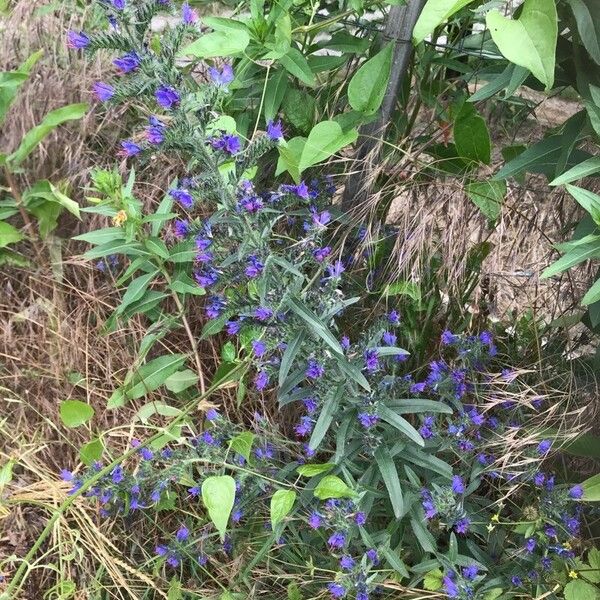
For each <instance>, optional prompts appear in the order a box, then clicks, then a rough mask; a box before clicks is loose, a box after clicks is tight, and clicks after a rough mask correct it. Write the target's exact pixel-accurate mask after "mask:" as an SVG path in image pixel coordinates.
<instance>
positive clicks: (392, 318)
mask: <svg viewBox="0 0 600 600" xmlns="http://www.w3.org/2000/svg"><path fill="white" fill-rule="evenodd" d="M387 318H388V321H389V322H390V323H391V324H392V325H400V314H399V313H398V311H397V310H392V311H390V313H389V314H388V316H387Z"/></svg>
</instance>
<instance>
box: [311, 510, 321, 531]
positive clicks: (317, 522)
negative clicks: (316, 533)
mask: <svg viewBox="0 0 600 600" xmlns="http://www.w3.org/2000/svg"><path fill="white" fill-rule="evenodd" d="M322 525H323V517H322V516H321V515H320V514H319V513H317V512H312V513H311V514H310V516H309V517H308V526H309V527H310V528H311V529H319V527H321V526H322Z"/></svg>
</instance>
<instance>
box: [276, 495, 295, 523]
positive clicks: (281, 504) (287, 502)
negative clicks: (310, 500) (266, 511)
mask: <svg viewBox="0 0 600 600" xmlns="http://www.w3.org/2000/svg"><path fill="white" fill-rule="evenodd" d="M295 501H296V492H295V491H294V490H277V491H276V492H275V493H274V494H273V497H272V498H271V527H272V528H273V529H275V527H276V526H277V525H279V523H281V521H283V519H284V518H285V517H287V516H288V515H289V514H290V512H291V511H292V508H294V502H295Z"/></svg>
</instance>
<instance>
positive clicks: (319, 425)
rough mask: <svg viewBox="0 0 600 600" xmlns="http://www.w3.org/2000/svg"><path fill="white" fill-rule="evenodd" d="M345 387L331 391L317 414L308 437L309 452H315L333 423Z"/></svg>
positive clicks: (341, 386)
mask: <svg viewBox="0 0 600 600" xmlns="http://www.w3.org/2000/svg"><path fill="white" fill-rule="evenodd" d="M344 390H345V386H344V385H340V386H338V388H337V390H335V391H334V390H332V391H331V393H329V394H328V395H327V397H326V399H325V403H324V404H323V408H322V409H321V413H320V414H319V418H318V419H317V422H316V423H315V427H314V429H313V432H312V435H311V436H310V441H309V442H308V445H309V447H310V448H311V450H316V449H317V448H318V446H319V444H320V443H321V441H322V440H323V438H324V437H325V434H326V433H327V431H328V430H329V427H330V425H331V423H332V421H333V418H334V417H335V415H336V412H337V408H338V406H339V402H340V398H341V397H342V395H343V394H344Z"/></svg>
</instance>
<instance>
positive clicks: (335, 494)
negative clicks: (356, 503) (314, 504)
mask: <svg viewBox="0 0 600 600" xmlns="http://www.w3.org/2000/svg"><path fill="white" fill-rule="evenodd" d="M314 495H315V497H316V498H318V499H319V500H328V499H329V498H354V496H356V493H355V492H354V491H353V490H352V489H350V488H349V487H348V486H347V485H346V484H345V483H344V482H343V481H342V480H341V479H340V478H339V477H336V476H335V475H326V476H325V477H323V479H321V481H319V483H318V484H317V487H316V488H315V491H314Z"/></svg>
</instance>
